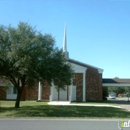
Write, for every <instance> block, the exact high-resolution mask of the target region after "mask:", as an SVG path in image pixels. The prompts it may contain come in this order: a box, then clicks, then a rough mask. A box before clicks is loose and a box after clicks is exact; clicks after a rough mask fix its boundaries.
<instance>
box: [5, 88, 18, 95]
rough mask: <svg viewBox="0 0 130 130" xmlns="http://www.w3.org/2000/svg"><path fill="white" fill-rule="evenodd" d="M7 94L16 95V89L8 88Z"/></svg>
mask: <svg viewBox="0 0 130 130" xmlns="http://www.w3.org/2000/svg"><path fill="white" fill-rule="evenodd" d="M7 94H17V89H16V88H15V87H12V86H10V87H8V90H7Z"/></svg>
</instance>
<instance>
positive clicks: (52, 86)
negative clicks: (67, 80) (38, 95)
mask: <svg viewBox="0 0 130 130" xmlns="http://www.w3.org/2000/svg"><path fill="white" fill-rule="evenodd" d="M53 90H54V83H53V82H52V85H51V88H50V99H49V100H50V101H52V100H53Z"/></svg>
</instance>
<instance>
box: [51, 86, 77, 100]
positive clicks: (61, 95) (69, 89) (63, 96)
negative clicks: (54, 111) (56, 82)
mask: <svg viewBox="0 0 130 130" xmlns="http://www.w3.org/2000/svg"><path fill="white" fill-rule="evenodd" d="M70 98H71V101H76V86H71V85H70V86H66V87H65V90H59V91H57V89H56V87H55V86H52V87H51V101H70Z"/></svg>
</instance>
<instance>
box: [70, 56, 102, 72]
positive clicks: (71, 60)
mask: <svg viewBox="0 0 130 130" xmlns="http://www.w3.org/2000/svg"><path fill="white" fill-rule="evenodd" d="M68 61H69V62H71V63H74V64H77V65H80V66H83V67H91V68H95V69H98V70H102V71H103V69H101V68H98V67H95V66H92V65H89V64H86V63H83V62H80V61H77V60H74V59H70V58H69V59H68Z"/></svg>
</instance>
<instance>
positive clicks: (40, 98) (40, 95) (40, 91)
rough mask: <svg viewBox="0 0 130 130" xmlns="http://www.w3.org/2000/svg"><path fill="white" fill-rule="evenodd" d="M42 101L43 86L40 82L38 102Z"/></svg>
mask: <svg viewBox="0 0 130 130" xmlns="http://www.w3.org/2000/svg"><path fill="white" fill-rule="evenodd" d="M41 100H42V86H41V82H40V81H39V84H38V101H41Z"/></svg>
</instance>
